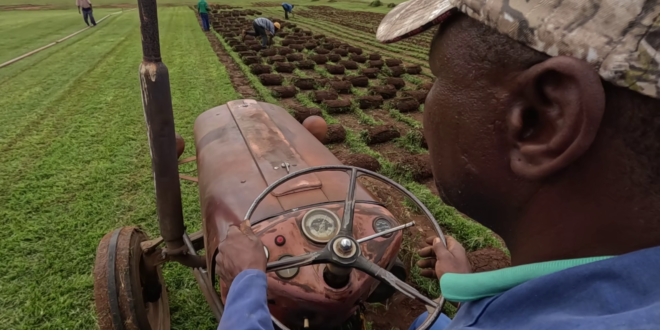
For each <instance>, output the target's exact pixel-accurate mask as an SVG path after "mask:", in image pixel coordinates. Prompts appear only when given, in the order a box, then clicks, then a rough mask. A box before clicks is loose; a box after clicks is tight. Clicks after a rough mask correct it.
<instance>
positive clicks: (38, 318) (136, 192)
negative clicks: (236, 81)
mask: <svg viewBox="0 0 660 330" xmlns="http://www.w3.org/2000/svg"><path fill="white" fill-rule="evenodd" d="M191 18H192V16H191V12H190V10H189V9H187V8H167V9H163V10H161V11H160V17H159V21H160V28H161V43H162V44H161V46H162V49H163V59H164V62H165V63H166V64H167V65H168V67H169V69H170V79H171V84H172V98H173V105H174V113H175V119H176V125H177V131H179V132H180V133H181V134H182V135H183V136H184V138H186V140H187V141H188V146H187V151H186V153H185V155H184V157H186V156H190V155H194V153H195V152H194V144H193V143H192V141H193V135H192V124H193V122H194V120H195V118H196V116H197V115H198V114H200V113H201V112H203V111H205V110H207V109H209V108H211V107H214V106H216V105H219V104H222V103H224V102H227V101H229V100H231V99H234V98H237V94H236V92H235V91H234V89H233V87H232V86H231V85H230V82H229V79H228V76H227V72H226V71H225V69H224V67H222V66H221V65H220V64H219V63H218V61H217V58H216V57H215V55H214V54H213V51H212V50H211V48H210V46H209V44H208V41H207V40H206V37H205V36H204V35H203V34H202V33H201V32H199V27H198V26H197V23H196V22H195V20H194V19H191ZM113 20H114V21H108V22H109V24H108V25H107V26H99V27H98V28H97V29H95V30H93V31H89V32H90V33H89V34H86V35H84V36H80V38H78V39H76V40H75V42H71V43H66V44H61V45H57V46H55V47H53V48H52V49H49V50H48V51H45V52H44V53H47V54H38V55H35V56H34V57H31V58H28V59H25V60H24V64H25V65H23V66H21V67H20V70H19V71H20V72H16V71H12V70H11V69H13V68H12V66H10V67H8V68H6V69H8V70H7V71H5V69H0V79H3V80H2V82H0V95H3V97H2V98H0V116H1V117H0V118H1V120H0V125H2V126H1V127H2V129H1V130H0V132H2V134H3V139H2V140H0V151H1V152H0V161H1V162H2V164H3V165H2V171H0V186H2V189H1V190H0V230H2V232H3V233H5V236H4V237H3V239H2V240H0V260H2V263H1V264H0V318H2V320H3V322H2V325H1V326H0V328H3V329H93V328H95V322H96V321H95V311H94V302H93V280H92V276H91V273H92V268H93V264H94V258H95V253H96V246H97V244H98V242H99V240H100V239H101V237H102V236H103V235H104V234H105V233H107V232H109V231H111V230H113V229H114V228H117V227H119V226H124V225H134V224H137V225H141V226H143V227H144V228H145V229H146V230H147V232H148V233H149V234H150V235H151V237H154V236H157V235H158V230H157V220H156V213H155V211H156V210H155V197H154V189H153V180H152V174H151V162H150V158H149V149H148V145H147V139H146V134H145V133H146V132H145V127H144V116H143V113H142V106H141V97H140V91H139V88H138V86H139V82H138V72H137V69H138V64H139V62H140V61H141V57H142V54H141V47H140V33H139V32H140V30H139V19H138V15H137V12H136V11H133V12H131V13H126V14H123V15H120V16H118V17H116V18H113ZM0 34H2V35H4V31H0ZM28 39H29V38H28V37H27V36H26V40H28ZM0 53H2V51H1V50H0ZM80 54H84V55H85V56H79V55H80ZM72 58H75V59H76V61H75V63H72V62H71V59H72ZM19 63H20V62H19ZM16 65H18V64H16ZM14 70H16V69H14ZM200 77H204V78H205V79H200ZM182 192H183V203H184V212H185V213H184V217H185V218H186V221H187V225H188V228H189V230H190V231H194V230H197V229H199V228H200V211H199V201H198V197H197V196H198V195H197V194H198V193H197V187H196V185H195V184H192V183H189V182H183V183H182ZM165 273H166V276H165V277H166V279H167V285H168V288H169V292H170V305H171V311H172V322H173V329H214V328H215V327H216V326H217V324H216V323H215V320H214V319H213V316H212V315H211V313H210V311H209V310H208V307H207V306H206V303H205V301H204V298H203V296H202V294H201V292H200V291H199V289H198V288H197V285H196V283H195V281H194V279H193V277H192V275H191V274H190V271H189V270H188V269H186V268H184V267H181V266H178V265H175V264H169V265H167V267H166V269H165Z"/></svg>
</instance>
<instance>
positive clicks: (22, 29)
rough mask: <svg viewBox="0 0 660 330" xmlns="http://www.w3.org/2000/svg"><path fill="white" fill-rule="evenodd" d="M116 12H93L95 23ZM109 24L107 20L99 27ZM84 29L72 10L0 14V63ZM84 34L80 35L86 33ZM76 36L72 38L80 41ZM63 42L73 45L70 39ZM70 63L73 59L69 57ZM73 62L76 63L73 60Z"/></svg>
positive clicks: (98, 10) (105, 10)
mask: <svg viewBox="0 0 660 330" xmlns="http://www.w3.org/2000/svg"><path fill="white" fill-rule="evenodd" d="M1 3H2V2H0V4H1ZM117 11H119V9H95V10H94V18H95V19H96V20H97V21H98V20H100V19H101V18H103V17H104V16H105V15H108V14H110V13H114V12H117ZM106 22H108V23H109V21H108V19H106V20H104V21H103V22H101V23H100V24H99V27H100V26H101V25H102V24H106ZM85 27H87V25H85V22H84V21H83V19H82V15H80V14H78V11H77V10H76V9H75V8H72V9H70V10H48V11H45V10H38V11H19V10H12V11H0V31H2V38H0V49H2V52H0V63H4V62H6V61H9V60H11V59H13V58H15V57H18V56H21V55H23V54H25V53H27V52H30V51H33V50H35V49H37V48H40V47H43V46H45V45H47V44H49V43H51V42H54V41H56V40H58V39H61V38H64V37H66V36H68V35H70V34H72V33H74V32H76V31H78V30H81V29H83V28H85ZM90 32H92V31H85V32H83V33H90ZM80 37H81V35H78V36H76V37H74V38H80ZM66 42H75V41H74V40H72V39H70V40H67V41H66ZM71 60H74V59H73V58H72V59H71ZM75 60H78V59H77V58H76V59H75Z"/></svg>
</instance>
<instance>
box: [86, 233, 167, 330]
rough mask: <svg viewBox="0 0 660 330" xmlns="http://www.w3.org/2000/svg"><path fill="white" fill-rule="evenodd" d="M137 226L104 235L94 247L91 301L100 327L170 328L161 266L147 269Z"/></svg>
mask: <svg viewBox="0 0 660 330" xmlns="http://www.w3.org/2000/svg"><path fill="white" fill-rule="evenodd" d="M147 239H148V238H147V235H146V234H145V233H144V232H142V231H141V230H140V229H139V228H137V227H122V228H119V229H117V230H115V231H113V232H110V233H108V234H106V235H105V236H104V237H103V239H101V242H100V243H99V246H98V248H97V250H96V262H95V264H94V300H95V303H96V315H97V321H98V325H99V328H100V329H101V330H170V310H169V301H168V297H167V290H166V288H165V281H164V280H163V274H162V272H161V269H160V266H157V267H155V268H151V269H149V268H147V266H146V265H145V263H144V262H142V261H143V260H142V248H141V247H140V243H142V242H143V241H146V240H147Z"/></svg>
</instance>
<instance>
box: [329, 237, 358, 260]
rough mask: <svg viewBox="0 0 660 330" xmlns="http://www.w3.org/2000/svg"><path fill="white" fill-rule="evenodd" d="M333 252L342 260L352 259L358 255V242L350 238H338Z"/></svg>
mask: <svg viewBox="0 0 660 330" xmlns="http://www.w3.org/2000/svg"><path fill="white" fill-rule="evenodd" d="M332 252H333V253H334V254H335V255H337V256H338V257H340V258H344V259H348V258H351V257H353V256H355V254H356V253H357V242H354V241H353V240H352V239H350V238H348V237H338V238H336V239H335V240H334V241H333V243H332Z"/></svg>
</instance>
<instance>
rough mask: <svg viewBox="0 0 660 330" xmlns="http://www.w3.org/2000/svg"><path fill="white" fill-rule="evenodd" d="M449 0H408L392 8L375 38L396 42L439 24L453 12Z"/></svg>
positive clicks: (385, 41)
mask: <svg viewBox="0 0 660 330" xmlns="http://www.w3.org/2000/svg"><path fill="white" fill-rule="evenodd" d="M454 9H455V7H454V6H453V5H452V4H451V3H450V1H449V0H409V1H406V2H404V3H401V4H399V5H397V6H396V7H394V9H392V10H391V11H390V12H389V13H388V14H387V15H386V16H385V18H383V20H382V21H381V22H380V25H379V26H378V31H377V32H376V38H377V39H378V40H379V41H381V42H384V43H391V42H396V41H399V40H401V39H404V38H408V37H411V36H414V35H416V34H419V33H422V32H424V31H426V30H427V29H429V28H431V27H432V26H434V25H437V24H440V23H441V22H442V21H444V20H445V19H447V17H449V16H450V15H451V13H453V12H454Z"/></svg>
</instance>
